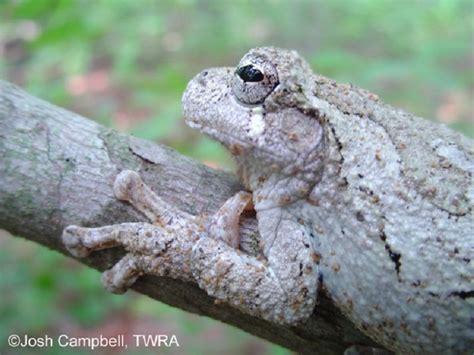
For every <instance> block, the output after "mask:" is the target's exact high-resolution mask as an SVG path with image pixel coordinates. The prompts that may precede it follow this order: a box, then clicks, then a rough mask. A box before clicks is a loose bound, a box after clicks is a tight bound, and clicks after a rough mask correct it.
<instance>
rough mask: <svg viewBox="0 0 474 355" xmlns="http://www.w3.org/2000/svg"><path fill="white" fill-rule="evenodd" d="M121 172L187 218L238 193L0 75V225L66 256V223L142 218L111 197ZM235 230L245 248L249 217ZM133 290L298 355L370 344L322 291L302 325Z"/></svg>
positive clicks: (92, 259) (182, 291) (198, 294)
mask: <svg viewBox="0 0 474 355" xmlns="http://www.w3.org/2000/svg"><path fill="white" fill-rule="evenodd" d="M124 169H131V170H135V171H137V172H138V173H139V174H140V175H141V176H142V177H143V180H144V181H145V182H146V183H147V184H148V185H150V186H151V187H152V188H153V190H154V191H155V192H156V193H157V194H158V195H159V196H161V197H162V198H163V199H164V200H165V201H167V202H169V203H170V204H173V205H175V206H176V207H178V208H180V209H182V210H185V211H187V212H190V213H193V214H199V213H203V212H213V211H215V210H216V209H217V208H218V207H219V206H220V205H221V204H222V203H223V202H224V201H225V200H226V199H227V198H228V197H229V196H231V195H232V194H234V193H235V192H236V191H238V190H240V189H241V186H240V184H239V182H238V181H237V179H236V178H235V177H234V176H232V175H229V174H226V173H223V172H220V171H216V170H213V169H211V168H208V167H206V166H204V165H202V164H200V163H198V162H195V161H193V160H191V159H189V158H186V157H184V156H181V155H179V154H177V153H176V152H174V151H172V150H171V149H169V148H167V147H164V146H160V145H156V144H153V143H151V142H147V141H143V140H140V139H137V138H133V137H130V136H127V135H124V134H121V133H119V132H116V131H114V130H111V129H108V128H105V127H103V126H101V125H99V124H97V123H95V122H93V121H90V120H88V119H86V118H83V117H81V116H79V115H77V114H74V113H72V112H69V111H66V110H64V109H61V108H58V107H55V106H53V105H51V104H48V103H46V102H44V101H42V100H39V99H37V98H34V97H32V96H30V95H28V94H27V93H25V92H24V91H22V90H20V89H19V88H17V87H15V86H13V85H12V84H9V83H7V82H1V81H0V228H3V229H6V230H7V231H9V232H10V233H12V234H14V235H18V236H21V237H24V238H27V239H29V240H33V241H35V242H37V243H40V244H42V245H45V246H47V247H49V248H52V249H54V250H57V251H59V252H61V253H63V254H65V255H67V256H69V257H71V256H70V255H69V254H68V253H67V252H66V250H65V249H64V247H63V245H62V243H61V239H60V236H61V233H62V230H63V228H64V227H66V226H67V225H70V224H76V225H81V226H87V227H96V226H104V225H109V224H114V223H121V222H133V221H145V218H144V217H143V216H142V215H140V214H139V213H138V212H136V211H135V210H134V209H133V208H131V207H130V206H129V205H127V204H125V203H122V202H120V201H118V200H117V199H115V197H114V195H113V191H112V184H113V181H114V178H115V176H116V175H117V173H118V172H120V171H121V170H124ZM241 230H242V232H243V234H244V238H245V240H246V241H247V242H248V243H249V244H248V245H252V241H255V238H256V237H258V234H257V233H258V232H257V230H256V224H255V220H254V219H252V218H250V217H248V218H247V219H245V220H244V221H243V223H242V226H241ZM250 248H251V247H250ZM123 254H124V251H123V250H122V249H120V248H113V249H109V250H104V251H100V252H94V253H92V255H90V256H89V257H87V258H84V259H79V261H80V262H82V263H84V264H87V265H89V266H90V267H93V268H95V269H98V270H105V269H108V268H110V267H111V266H112V265H113V264H114V263H115V262H116V261H118V260H119V258H120V257H121V256H123ZM133 289H134V290H136V291H137V292H140V293H143V294H146V295H148V296H150V297H152V298H154V299H157V300H159V301H162V302H164V303H167V304H169V305H171V306H174V307H178V308H181V309H184V310H186V311H189V312H193V313H197V314H201V315H206V316H209V317H211V318H214V319H218V320H221V321H223V322H225V323H228V324H231V325H234V326H237V327H239V328H241V329H243V330H245V331H247V332H249V333H252V334H255V335H257V336H260V337H262V338H265V339H268V340H270V341H272V342H274V343H277V344H280V345H283V346H285V347H287V348H289V349H292V350H295V351H298V352H302V353H321V354H323V353H324V354H326V353H328V354H336V353H342V352H343V351H344V349H346V348H348V347H350V346H351V345H353V344H360V345H366V346H376V344H375V343H374V342H373V341H371V340H370V339H369V338H368V337H366V336H365V335H363V334H362V333H361V332H360V331H359V330H357V329H355V327H354V326H353V325H352V323H351V322H350V321H349V320H347V319H346V318H345V317H344V316H343V315H342V314H341V313H340V312H339V310H338V309H337V308H336V307H335V306H334V305H333V304H332V303H331V301H330V300H329V299H328V298H327V297H326V296H325V295H324V294H321V295H320V297H319V300H320V302H319V304H318V306H317V307H316V309H315V311H314V313H313V315H312V317H311V318H310V319H309V320H308V321H307V322H306V323H304V324H302V325H300V326H298V327H283V326H277V325H274V324H270V323H268V322H265V321H263V320H261V319H258V318H255V317H251V316H248V315H246V314H242V313H240V312H239V311H238V310H235V309H233V308H231V307H229V306H227V305H225V304H215V303H214V300H213V299H212V298H210V297H209V296H207V294H206V293H205V292H203V291H202V290H201V289H199V288H198V287H197V286H196V285H195V284H191V283H185V282H182V281H179V280H174V279H170V278H160V277H150V276H145V277H142V278H140V279H139V280H138V282H137V283H136V284H135V285H134V287H133Z"/></svg>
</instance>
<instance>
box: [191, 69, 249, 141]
mask: <svg viewBox="0 0 474 355" xmlns="http://www.w3.org/2000/svg"><path fill="white" fill-rule="evenodd" d="M233 71H234V68H212V69H207V70H204V71H202V72H201V73H199V74H198V75H196V76H195V77H194V78H193V79H192V80H191V81H190V82H189V84H188V86H187V88H186V90H185V92H184V94H183V98H182V104H183V109H184V118H185V121H186V124H187V125H188V126H189V127H191V128H196V129H198V130H199V131H201V132H202V133H204V134H206V135H208V136H210V137H211V138H213V139H216V140H218V141H219V142H221V143H222V144H224V145H225V146H226V147H228V148H230V146H231V145H233V144H236V143H240V144H245V143H244V142H242V141H240V140H241V139H242V137H245V135H246V134H245V132H243V129H244V124H243V121H242V120H243V118H244V117H248V115H249V110H250V109H249V108H246V107H244V106H242V105H240V104H238V103H237V102H236V99H235V97H234V96H233V94H232V90H231V81H232V76H233Z"/></svg>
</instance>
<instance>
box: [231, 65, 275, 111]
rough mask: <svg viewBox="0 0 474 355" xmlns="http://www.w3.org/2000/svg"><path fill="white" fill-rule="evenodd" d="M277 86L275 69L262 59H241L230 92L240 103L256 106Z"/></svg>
mask: <svg viewBox="0 0 474 355" xmlns="http://www.w3.org/2000/svg"><path fill="white" fill-rule="evenodd" d="M277 85H278V74H277V72H276V70H275V67H274V66H273V65H272V64H271V63H269V62H268V61H265V60H263V59H262V58H245V57H244V58H243V59H242V61H241V63H240V64H239V66H238V67H237V69H236V70H235V73H234V78H233V81H232V92H233V93H234V95H235V97H236V98H237V99H238V100H239V101H240V102H242V103H244V104H248V105H256V104H260V103H262V102H263V101H264V100H265V98H266V97H267V96H268V95H269V94H270V93H271V92H272V91H273V89H275V87H276V86H277Z"/></svg>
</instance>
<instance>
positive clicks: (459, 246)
mask: <svg viewBox="0 0 474 355" xmlns="http://www.w3.org/2000/svg"><path fill="white" fill-rule="evenodd" d="M315 78H316V85H315V89H314V90H315V96H316V97H317V98H319V99H323V100H324V101H326V102H327V103H329V105H330V106H331V107H332V108H328V109H327V110H328V111H327V112H328V117H327V121H328V125H329V126H330V128H331V129H330V130H328V133H329V136H330V138H329V139H330V140H333V139H334V140H335V141H337V144H336V146H337V147H338V148H337V154H335V155H334V158H333V159H332V160H331V161H334V162H336V163H335V164H336V165H339V167H337V168H334V169H332V170H331V171H335V172H337V175H338V176H337V179H336V180H337V182H333V181H332V180H334V177H331V176H330V175H329V172H328V176H327V177H326V180H325V181H327V183H325V182H324V178H323V181H322V183H321V184H320V186H316V187H315V191H313V196H314V198H315V199H318V200H319V201H330V202H329V203H322V202H320V203H319V205H318V206H316V207H314V209H315V212H314V213H313V214H312V215H313V216H315V217H314V222H315V224H317V225H318V226H319V228H318V230H320V231H321V234H320V236H319V237H318V238H317V239H316V245H315V249H316V250H318V251H320V252H321V253H322V255H323V257H322V259H321V260H322V261H321V269H322V273H323V280H324V283H325V286H326V288H327V290H328V291H329V293H330V294H331V297H332V298H333V299H335V301H336V303H337V304H338V305H339V306H340V307H341V309H342V310H343V311H344V313H345V314H346V315H348V317H350V318H351V319H352V320H353V321H354V322H355V323H356V324H357V325H358V326H359V327H361V328H362V329H364V330H365V331H366V332H368V333H370V334H371V335H373V336H374V337H375V338H377V339H379V341H380V342H381V343H383V344H385V345H386V346H387V347H389V348H392V349H397V350H398V351H401V352H428V353H432V352H440V351H442V352H446V353H448V352H450V351H451V352H453V353H464V352H466V351H467V349H469V348H472V346H473V344H474V337H473V336H474V329H473V328H472V317H474V307H473V306H474V304H473V303H472V299H473V298H472V297H474V278H473V276H474V236H473V235H472V229H473V199H474V196H473V192H474V187H473V182H472V172H473V170H474V148H473V143H472V141H470V140H469V139H468V138H466V137H464V136H462V135H461V134H459V133H456V132H453V131H451V130H450V129H449V128H447V127H444V126H442V125H438V124H436V123H433V122H430V121H426V120H424V119H421V118H418V117H414V116H412V115H410V114H408V113H406V112H403V111H401V110H397V109H395V108H393V107H390V106H389V105H386V104H384V103H382V102H381V101H380V100H379V99H378V98H377V97H376V96H375V95H373V94H371V93H369V92H367V91H364V90H362V89H357V88H354V87H352V86H350V85H344V84H342V85H341V84H337V83H336V82H334V81H332V80H329V79H326V78H324V77H319V76H316V77H315ZM332 145H334V144H332ZM330 146H331V144H330ZM331 156H332V155H331ZM329 170H330V169H328V171H329Z"/></svg>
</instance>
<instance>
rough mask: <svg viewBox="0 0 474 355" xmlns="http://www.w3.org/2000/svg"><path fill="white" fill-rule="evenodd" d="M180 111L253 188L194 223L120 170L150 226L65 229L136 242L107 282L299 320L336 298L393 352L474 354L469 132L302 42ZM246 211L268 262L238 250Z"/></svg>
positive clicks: (218, 79) (94, 242) (83, 247)
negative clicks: (326, 60)
mask: <svg viewBox="0 0 474 355" xmlns="http://www.w3.org/2000/svg"><path fill="white" fill-rule="evenodd" d="M182 104H183V112H184V118H185V121H186V123H187V124H188V125H189V126H190V127H192V128H194V129H197V130H199V131H200V132H202V133H203V134H205V135H207V136H209V137H211V138H212V139H214V140H216V141H218V142H220V143H221V144H222V145H223V146H224V147H225V148H226V149H227V150H228V151H229V152H230V154H231V155H232V157H233V159H234V160H235V162H236V165H237V175H238V176H239V178H240V180H241V182H242V184H243V186H244V188H245V190H244V191H240V192H238V193H237V194H236V195H235V196H232V197H230V198H229V200H227V201H226V202H225V203H224V204H223V206H222V207H221V208H220V209H219V210H218V211H216V212H215V213H214V214H211V215H199V216H194V215H190V214H188V213H186V212H183V211H181V210H178V209H176V208H175V207H173V206H170V205H169V204H168V203H166V202H165V201H163V200H162V199H161V198H160V197H159V196H157V195H156V194H155V193H154V192H153V191H152V190H151V189H150V188H149V187H148V186H147V185H146V184H145V183H144V182H143V181H142V180H141V178H140V176H139V174H137V173H136V172H133V171H129V170H125V171H122V172H121V173H120V174H119V175H118V176H117V178H116V180H115V184H114V191H115V195H116V196H117V198H118V199H120V200H123V201H126V202H128V203H131V204H132V205H133V206H134V207H135V208H137V209H138V210H139V211H141V212H142V213H144V214H145V215H146V216H147V217H148V219H150V221H151V223H123V224H120V225H112V226H105V227H99V228H83V227H79V226H69V227H67V228H66V229H65V230H64V233H63V242H64V244H65V246H66V247H67V249H68V250H69V251H70V252H71V253H72V254H73V255H76V256H81V257H83V256H86V255H88V254H89V253H90V252H92V251H94V250H98V249H104V248H109V247H113V246H117V245H121V246H124V247H125V249H126V250H127V251H128V253H127V254H126V255H125V256H124V258H123V259H121V260H120V261H119V262H118V263H117V264H116V265H114V266H113V267H112V269H110V270H108V271H106V272H104V274H103V283H104V285H105V287H106V288H107V289H109V290H110V291H112V292H116V293H121V292H124V291H125V290H126V289H128V288H129V287H130V286H131V285H132V284H133V283H134V282H135V281H136V279H137V278H138V277H139V276H141V275H143V274H154V275H159V276H163V275H165V276H171V277H174V278H178V279H181V280H184V281H191V282H195V283H197V284H198V285H199V286H200V287H201V288H202V289H203V290H205V291H206V292H207V293H208V295H209V296H212V297H214V298H216V299H217V300H219V301H222V302H226V303H228V304H230V305H231V306H233V307H235V308H238V309H239V310H241V311H242V312H245V313H247V314H250V315H253V316H256V317H260V318H263V319H264V320H267V321H269V322H273V323H276V324H284V325H290V326H294V325H297V324H299V323H303V322H305V321H306V320H307V319H308V318H309V317H310V315H311V314H312V313H313V311H314V308H315V307H318V295H320V294H321V293H325V294H326V295H327V296H328V297H329V298H330V299H331V300H332V301H333V302H334V304H335V305H336V306H337V307H338V308H339V309H340V311H341V312H342V313H343V314H344V315H345V316H346V317H347V318H348V319H349V320H350V321H351V322H353V323H354V325H355V326H356V327H357V328H359V329H360V330H361V331H362V332H363V333H365V334H367V335H368V336H369V337H371V338H372V339H373V340H375V341H376V342H377V343H379V344H381V345H382V346H384V347H386V348H387V349H389V350H391V351H394V352H397V353H468V352H469V351H471V350H472V349H473V348H474V260H473V259H474V234H473V233H472V231H473V230H474V229H473V226H474V225H473V200H474V184H473V181H472V173H473V171H474V143H473V141H472V140H471V139H469V138H467V137H465V136H463V135H462V134H460V133H457V132H454V131H453V130H451V129H450V128H448V127H446V126H444V125H442V124H438V123H435V122H432V121H429V120H426V119H423V118H421V117H417V116H414V115H412V114H410V113H408V112H405V111H403V110H401V109H397V108H394V107H392V106H390V105H388V104H386V103H384V102H383V101H382V100H381V99H380V98H379V97H378V96H377V95H375V94H373V93H370V92H369V91H366V90H364V89H361V88H358V87H356V86H354V85H352V84H341V83H338V82H336V81H335V80H332V79H329V78H326V77H324V76H321V75H318V74H315V73H314V72H313V71H312V68H311V66H310V65H309V64H308V63H307V62H306V61H305V60H304V59H303V58H302V57H301V56H300V55H299V54H298V53H297V52H296V51H293V50H286V49H281V48H276V47H259V48H254V49H252V50H250V51H249V52H248V53H247V54H245V55H244V56H243V57H242V59H241V60H240V62H239V63H238V65H237V66H236V67H221V68H211V69H206V70H203V71H202V72H200V73H199V74H197V75H196V76H195V77H194V78H193V79H192V80H191V81H190V82H189V84H188V86H187V88H186V90H185V92H184V94H183V98H182ZM246 211H253V212H254V213H255V217H256V220H257V226H258V232H259V251H260V253H259V254H258V255H250V254H248V253H245V252H244V251H242V250H241V248H240V247H239V246H240V235H239V221H240V218H241V216H242V214H243V213H245V212H246Z"/></svg>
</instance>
